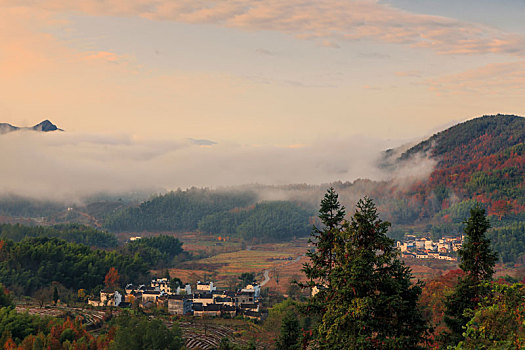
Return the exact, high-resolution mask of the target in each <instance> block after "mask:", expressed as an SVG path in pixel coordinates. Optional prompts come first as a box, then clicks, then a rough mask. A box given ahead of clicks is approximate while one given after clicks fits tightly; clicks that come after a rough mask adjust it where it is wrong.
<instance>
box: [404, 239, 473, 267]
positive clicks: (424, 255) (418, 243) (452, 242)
mask: <svg viewBox="0 0 525 350" xmlns="http://www.w3.org/2000/svg"><path fill="white" fill-rule="evenodd" d="M406 238H407V240H405V241H397V244H396V245H397V247H398V248H399V249H400V250H401V254H402V256H403V258H416V259H441V260H449V261H457V258H456V252H457V251H458V249H459V248H461V244H462V243H463V236H457V237H443V238H440V239H439V240H438V241H437V242H434V241H433V240H431V239H428V238H416V237H415V236H406Z"/></svg>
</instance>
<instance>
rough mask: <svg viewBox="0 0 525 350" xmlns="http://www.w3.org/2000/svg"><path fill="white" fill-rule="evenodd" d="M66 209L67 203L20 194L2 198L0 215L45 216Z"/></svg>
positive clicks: (0, 199) (0, 200)
mask: <svg viewBox="0 0 525 350" xmlns="http://www.w3.org/2000/svg"><path fill="white" fill-rule="evenodd" d="M64 209H65V205H64V204H61V203H57V202H52V201H41V200H36V199H27V198H23V197H19V196H3V197H2V198H0V215H5V216H15V217H25V218H34V217H43V216H49V215H53V214H55V213H57V212H59V211H62V210H64Z"/></svg>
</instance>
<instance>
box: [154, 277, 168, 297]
mask: <svg viewBox="0 0 525 350" xmlns="http://www.w3.org/2000/svg"><path fill="white" fill-rule="evenodd" d="M150 285H151V287H152V288H154V289H155V290H158V291H160V292H164V293H168V294H171V287H170V282H169V281H168V279H167V278H158V279H156V280H152V281H151V284H150Z"/></svg>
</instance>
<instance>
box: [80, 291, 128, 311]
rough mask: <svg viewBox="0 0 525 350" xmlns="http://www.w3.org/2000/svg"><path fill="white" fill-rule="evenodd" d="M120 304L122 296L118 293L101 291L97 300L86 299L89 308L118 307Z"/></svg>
mask: <svg viewBox="0 0 525 350" xmlns="http://www.w3.org/2000/svg"><path fill="white" fill-rule="evenodd" d="M121 302H122V294H120V293H119V292H118V291H113V292H111V291H106V290H101V291H100V295H99V298H98V299H88V305H91V306H96V307H99V306H119V305H120V303H121Z"/></svg>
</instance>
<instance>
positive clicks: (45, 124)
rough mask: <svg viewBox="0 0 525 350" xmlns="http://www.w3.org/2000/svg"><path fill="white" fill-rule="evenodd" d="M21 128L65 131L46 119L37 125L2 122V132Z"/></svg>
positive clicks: (0, 127)
mask: <svg viewBox="0 0 525 350" xmlns="http://www.w3.org/2000/svg"><path fill="white" fill-rule="evenodd" d="M20 130H30V131H40V132H49V131H64V130H62V129H59V128H58V127H57V126H56V125H55V124H53V123H51V122H50V121H49V120H47V119H46V120H44V121H42V122H40V123H38V124H36V125H35V126H30V127H20V126H14V125H11V124H9V123H0V134H7V133H9V132H12V131H20Z"/></svg>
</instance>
